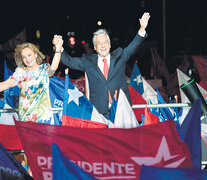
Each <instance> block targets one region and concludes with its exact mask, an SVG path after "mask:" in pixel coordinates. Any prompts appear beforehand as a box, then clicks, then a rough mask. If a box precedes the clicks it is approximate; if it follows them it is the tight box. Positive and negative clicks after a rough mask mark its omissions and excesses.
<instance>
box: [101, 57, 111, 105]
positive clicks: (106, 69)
mask: <svg viewBox="0 0 207 180" xmlns="http://www.w3.org/2000/svg"><path fill="white" fill-rule="evenodd" d="M102 61H103V62H104V68H103V73H104V77H105V78H106V80H107V79H108V74H109V66H108V64H107V61H106V58H103V60H102ZM112 101H113V100H112V98H111V93H110V91H109V103H111V104H112Z"/></svg>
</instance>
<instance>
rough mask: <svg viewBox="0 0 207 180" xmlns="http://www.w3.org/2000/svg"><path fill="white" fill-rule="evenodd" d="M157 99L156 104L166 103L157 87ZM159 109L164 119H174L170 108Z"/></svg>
mask: <svg viewBox="0 0 207 180" xmlns="http://www.w3.org/2000/svg"><path fill="white" fill-rule="evenodd" d="M157 100H158V104H166V103H165V101H164V99H163V97H162V95H161V94H160V92H159V90H158V89H157ZM159 110H160V112H161V115H162V116H163V118H164V120H169V119H172V120H173V119H174V118H173V115H172V113H171V110H170V108H159Z"/></svg>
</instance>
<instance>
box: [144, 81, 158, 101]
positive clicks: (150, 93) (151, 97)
mask: <svg viewBox="0 0 207 180" xmlns="http://www.w3.org/2000/svg"><path fill="white" fill-rule="evenodd" d="M142 81H143V87H144V94H143V95H142V96H143V98H144V99H145V100H146V101H147V103H148V104H157V93H156V91H155V90H154V89H153V88H152V86H150V84H149V83H148V82H147V81H146V80H145V79H144V78H143V77H142Z"/></svg>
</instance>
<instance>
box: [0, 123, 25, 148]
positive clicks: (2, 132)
mask: <svg viewBox="0 0 207 180" xmlns="http://www.w3.org/2000/svg"><path fill="white" fill-rule="evenodd" d="M0 143H1V144H2V145H3V146H4V147H5V148H6V149H11V150H20V149H22V145H21V141H20V139H19V136H18V134H17V130H16V127H15V125H4V124H0Z"/></svg>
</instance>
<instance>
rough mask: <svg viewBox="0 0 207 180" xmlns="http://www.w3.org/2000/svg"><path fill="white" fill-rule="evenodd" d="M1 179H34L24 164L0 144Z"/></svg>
mask: <svg viewBox="0 0 207 180" xmlns="http://www.w3.org/2000/svg"><path fill="white" fill-rule="evenodd" d="M0 159H1V161H0V169H1V170H0V179H2V180H6V179H8V180H9V179H17V180H32V179H33V178H32V177H31V176H30V175H29V174H28V173H27V172H26V171H25V169H24V168H23V167H22V165H21V164H20V163H19V162H18V161H17V160H16V159H15V158H14V157H13V156H12V154H11V153H9V152H8V150H7V149H6V148H5V147H4V146H3V145H2V144H0Z"/></svg>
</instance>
